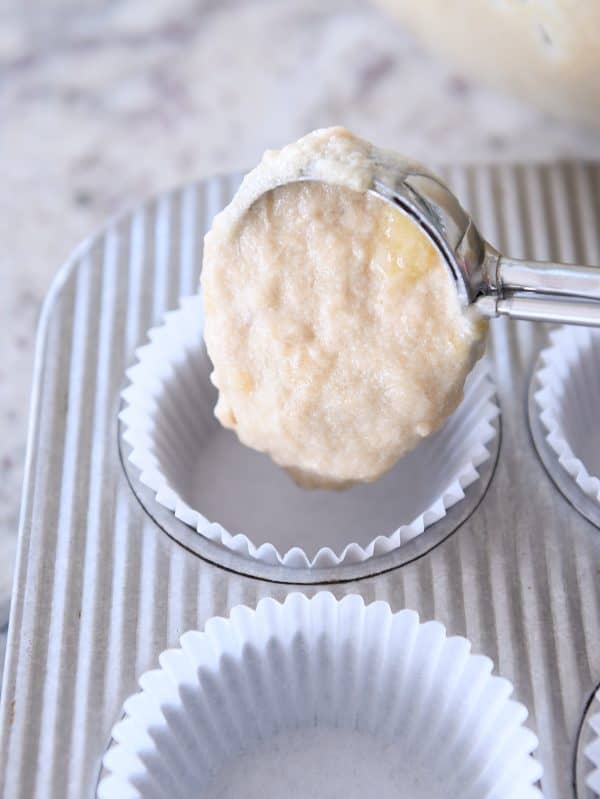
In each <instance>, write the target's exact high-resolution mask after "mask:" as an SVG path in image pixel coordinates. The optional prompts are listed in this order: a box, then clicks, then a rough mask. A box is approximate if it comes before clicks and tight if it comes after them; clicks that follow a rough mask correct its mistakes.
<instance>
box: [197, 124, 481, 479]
mask: <svg viewBox="0 0 600 799" xmlns="http://www.w3.org/2000/svg"><path fill="white" fill-rule="evenodd" d="M385 158H387V159H391V158H393V156H392V155H391V154H389V153H386V152H384V151H379V150H377V149H376V148H374V147H372V145H370V144H368V143H367V142H364V141H362V140H360V139H357V138H356V137H354V136H352V135H351V134H350V133H348V132H347V131H345V130H343V129H341V128H331V129H328V130H323V131H315V132H314V133H312V134H309V135H308V136H306V137H304V138H303V139H301V140H300V141H299V142H296V143H295V144H292V145H289V146H288V147H286V148H284V149H283V150H280V151H274V152H273V151H271V152H268V153H266V154H265V157H264V158H263V161H262V162H261V164H260V165H259V166H258V167H257V168H256V169H255V170H253V172H251V173H250V174H249V175H248V176H247V177H246V179H245V181H244V184H243V185H242V187H241V188H240V190H239V192H238V195H236V198H234V200H233V201H232V203H231V205H230V206H229V207H228V208H227V209H225V211H223V212H222V213H221V214H220V215H219V216H218V217H217V218H216V219H215V222H214V225H213V229H212V230H211V231H210V232H209V233H208V234H207V236H206V240H205V250H204V264H203V272H202V290H203V297H204V307H205V316H206V319H205V338H206V345H207V348H208V353H209V355H210V357H211V360H212V362H213V366H214V371H213V374H212V380H213V382H214V384H215V385H216V386H217V388H218V390H219V400H218V403H217V406H216V409H215V413H216V415H217V417H218V419H219V420H220V421H221V423H222V424H223V425H225V426H226V427H229V428H231V429H233V430H235V431H236V433H237V435H238V436H239V438H240V440H241V441H242V442H243V443H244V444H246V445H248V446H250V447H253V448H254V449H257V450H260V451H262V452H266V453H269V455H270V456H271V457H272V458H273V460H275V461H276V462H277V463H278V464H280V465H281V466H283V467H285V468H286V469H288V470H289V471H290V473H291V474H292V475H293V477H294V478H295V479H296V480H297V481H298V482H299V483H301V484H303V485H306V486H311V487H313V486H319V487H344V486H347V485H349V484H352V483H354V482H368V481H372V480H375V479H377V478H378V477H379V476H380V475H382V474H384V473H385V472H386V471H387V470H388V469H390V468H391V467H392V466H393V465H394V463H395V462H396V461H397V460H398V459H399V458H401V457H402V456H403V455H404V454H406V453H407V452H408V451H409V450H411V449H412V448H414V447H415V446H416V445H417V444H418V443H419V442H420V441H421V439H422V438H423V437H425V436H427V435H429V434H430V433H432V432H433V431H434V430H436V429H437V428H438V427H440V425H441V424H442V423H443V422H444V420H445V419H446V417H447V416H448V415H449V414H450V413H451V412H452V411H453V410H454V409H455V408H456V406H457V405H458V403H459V402H460V400H461V398H462V392H463V386H464V381H465V378H466V376H467V374H468V373H469V371H470V369H471V367H472V366H473V363H474V362H475V360H476V359H477V358H478V357H479V356H480V355H481V353H482V350H483V339H484V336H485V331H486V325H485V323H484V322H483V321H482V320H481V319H480V318H479V317H478V316H477V315H476V313H477V312H476V311H474V310H469V311H465V310H463V309H462V308H461V306H460V303H459V300H458V297H457V294H456V291H455V288H454V284H453V282H452V279H451V277H450V275H449V274H448V271H447V269H446V268H445V265H444V263H443V261H442V258H441V256H440V254H439V253H438V251H437V250H436V248H435V247H434V245H433V244H432V243H431V241H430V240H429V238H428V237H427V236H426V235H425V234H424V233H423V232H422V231H421V229H420V228H419V227H418V226H417V225H416V224H415V223H414V222H413V221H412V220H411V219H410V218H409V217H407V216H405V215H403V214H402V213H401V212H400V211H399V210H397V209H396V208H394V207H392V206H391V205H389V204H388V203H386V202H385V201H383V200H382V199H380V198H378V197H376V196H374V195H372V194H369V193H367V191H366V188H367V187H368V186H369V185H370V181H371V176H372V175H371V170H372V165H373V164H374V163H375V162H376V161H377V160H379V162H381V160H382V159H385ZM307 173H308V174H310V175H311V176H312V177H315V176H318V178H319V180H303V181H300V182H292V183H287V184H286V185H283V186H276V187H275V188H269V187H270V186H271V185H276V184H277V183H280V182H281V178H282V176H283V177H285V179H286V180H290V179H293V178H294V177H296V178H297V177H298V176H300V175H303V174H307Z"/></svg>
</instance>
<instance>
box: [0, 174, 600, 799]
mask: <svg viewBox="0 0 600 799" xmlns="http://www.w3.org/2000/svg"><path fill="white" fill-rule="evenodd" d="M440 171H441V172H442V174H443V176H444V177H445V178H446V179H447V180H448V182H449V183H450V185H451V186H452V188H453V189H454V190H455V191H456V192H457V194H458V196H459V197H460V198H461V199H462V201H463V203H464V204H465V205H466V206H467V207H468V208H469V209H470V210H471V211H472V212H473V215H474V217H475V219H476V220H477V222H478V224H479V225H480V227H481V229H483V230H485V231H486V234H488V235H489V238H490V239H491V240H492V241H493V243H494V244H496V245H498V246H499V247H500V248H501V249H504V248H505V249H506V250H507V251H510V252H511V253H514V255H515V256H519V255H530V256H532V257H535V258H551V257H554V258H559V259H564V260H573V261H579V262H588V263H599V262H600V252H599V244H598V238H597V229H598V226H599V222H600V219H599V218H600V213H599V201H600V168H599V167H598V166H596V165H593V164H589V165H585V164H568V165H565V164H559V165H551V166H512V165H502V166H494V167H483V166H479V167H466V166H465V167H452V168H448V169H445V170H444V169H442V170H440ZM239 179H240V176H239V175H234V176H229V177H224V178H219V179H213V180H210V181H207V182H200V183H197V184H193V185H190V186H187V187H184V188H183V189H181V190H177V191H174V192H172V193H170V194H167V195H163V196H161V197H160V198H158V199H157V200H156V201H153V202H151V203H149V204H148V205H146V206H145V207H143V208H141V209H139V210H137V211H135V212H133V213H132V214H129V215H127V216H125V217H122V218H120V219H118V220H116V221H114V222H112V223H111V224H109V226H108V227H107V229H106V230H105V231H104V232H103V233H102V234H101V235H99V236H97V237H95V238H93V239H91V240H89V241H87V242H85V243H84V244H83V245H82V246H81V247H80V248H79V249H78V250H77V251H76V253H75V254H74V255H73V256H72V258H71V259H70V261H69V262H68V263H67V264H66V265H65V267H64V268H63V270H62V271H61V272H60V274H59V276H58V278H57V280H56V282H55V284H54V286H53V288H52V290H51V292H50V295H49V298H48V300H47V302H46V304H45V307H44V311H43V314H42V319H41V324H40V333H39V338H38V347H37V356H36V366H35V386H34V393H33V407H32V414H31V427H30V436H29V450H28V459H27V477H26V484H25V489H24V502H23V510H22V518H21V531H20V546H19V556H18V563H17V574H16V581H15V588H14V594H13V604H12V615H11V625H10V632H9V644H8V655H7V665H6V671H5V679H4V687H3V694H2V718H1V728H0V735H1V746H0V751H1V761H0V774H1V775H2V777H3V780H4V790H5V796H7V797H13V796H14V797H16V796H34V795H43V796H45V797H50V798H52V797H61V798H62V797H73V799H74V798H75V797H77V799H79V798H80V797H83V796H89V797H92V796H94V794H95V791H96V785H97V781H98V776H99V773H100V764H101V759H102V757H103V755H104V752H105V750H106V747H107V745H108V743H109V739H110V732H111V729H112V727H113V725H114V723H115V722H116V721H117V720H118V718H119V716H120V714H121V711H122V706H123V702H124V700H125V699H126V697H127V696H129V695H130V694H132V693H134V692H135V690H136V682H137V679H138V677H139V676H140V675H141V674H142V673H143V672H145V671H146V670H148V669H150V668H154V667H155V666H156V663H157V658H158V654H159V653H160V652H161V651H162V650H164V649H166V648H167V647H173V646H177V643H178V641H179V638H180V636H181V635H182V634H183V633H184V632H185V631H187V630H191V629H202V628H203V627H204V625H205V623H206V621H207V620H208V619H209V618H211V617H213V616H215V615H221V616H227V615H229V611H230V610H231V608H232V607H234V606H236V605H239V604H241V603H243V604H245V605H248V606H249V607H251V608H253V607H256V605H257V604H258V602H259V600H260V599H261V598H264V597H268V596H271V597H273V598H275V599H277V600H280V601H281V600H283V599H285V597H286V595H287V594H288V593H290V592H291V591H293V590H298V585H296V587H295V588H294V585H293V584H291V583H289V582H284V581H289V580H290V579H296V580H298V578H297V577H290V574H289V571H290V570H289V569H287V568H285V567H283V566H281V565H277V566H274V567H273V568H274V569H275V570H276V571H275V572H273V573H271V574H269V575H265V574H258V573H254V574H252V575H250V573H249V572H250V571H251V570H250V569H248V568H247V565H246V564H247V563H248V562H249V561H248V559H246V558H243V559H242V560H243V562H242V561H240V560H239V557H240V556H239V555H236V553H231V552H227V553H225V554H223V552H224V551H223V548H222V547H220V546H219V544H217V543H215V542H212V541H208V540H206V541H202V542H201V545H200V544H198V541H199V535H198V533H197V532H195V531H194V530H192V529H191V528H189V527H187V525H185V524H184V523H183V522H179V523H180V524H181V525H182V527H181V528H179V532H178V534H177V535H176V536H174V535H173V531H172V529H169V525H170V524H171V520H172V514H171V513H170V512H169V511H167V510H166V509H164V508H161V507H160V506H159V505H158V504H157V503H156V502H155V501H154V498H153V496H152V492H151V491H150V490H149V489H145V490H146V492H147V493H146V494H143V491H144V489H143V488H142V489H139V490H138V488H137V487H136V492H137V493H138V494H139V495H140V498H141V501H140V499H139V498H138V496H137V495H136V492H134V491H133V490H132V487H131V485H130V482H129V480H128V475H127V474H126V471H125V469H124V468H123V467H124V463H122V462H121V460H122V458H121V454H120V450H119V425H118V420H117V419H118V414H119V411H120V409H121V401H120V394H121V391H122V389H123V388H124V386H125V383H126V380H125V371H126V369H127V368H128V367H129V366H131V365H132V364H133V362H134V352H135V349H136V348H137V347H138V346H139V345H140V344H142V343H143V342H144V340H145V337H146V334H147V331H148V330H149V329H150V328H151V327H153V326H155V325H157V324H158V323H160V321H161V319H162V317H163V315H164V313H165V311H167V310H169V309H175V308H177V305H178V300H179V298H180V297H182V296H186V295H189V294H192V293H193V292H194V290H195V288H196V285H197V279H198V272H199V267H200V259H201V237H202V234H203V232H204V230H205V228H206V227H207V225H209V224H210V220H211V219H212V216H213V215H214V213H215V212H216V211H217V210H218V209H219V208H220V207H222V205H223V204H224V203H225V202H226V201H227V200H228V198H229V197H230V196H231V194H232V192H233V190H234V189H235V186H236V185H237V183H238V182H239ZM547 345H548V329H547V328H545V327H543V326H539V325H537V326H536V325H532V324H529V323H514V322H513V323H506V322H504V321H500V320H497V321H495V322H493V323H492V335H491V339H490V344H489V353H488V358H489V361H490V364H491V371H492V374H493V375H494V379H495V382H496V387H497V392H498V399H499V404H500V406H501V410H502V420H501V445H500V452H499V454H498V458H497V462H496V464H495V469H494V457H491V458H490V459H489V460H488V461H487V466H486V465H485V464H484V465H483V466H482V474H481V478H480V480H478V481H476V482H475V483H473V484H472V485H471V486H470V487H468V488H467V489H466V491H465V498H464V499H463V500H461V501H459V502H457V503H456V504H455V505H454V506H453V507H452V508H450V510H449V512H448V514H447V516H446V517H445V518H444V519H442V520H440V521H439V522H437V523H435V524H433V525H432V526H431V527H430V528H429V529H428V530H426V531H425V532H424V533H423V534H422V535H420V536H418V537H417V538H416V539H414V540H413V541H411V542H409V543H408V544H406V545H404V546H402V547H400V548H399V549H397V550H396V553H395V554H394V556H390V555H389V554H388V555H385V556H383V557H382V558H381V559H380V562H379V564H378V568H377V569H374V570H373V571H372V573H370V574H366V575H365V574H361V573H360V572H358V573H353V572H352V571H347V572H342V571H341V569H340V570H338V569H336V568H334V569H332V570H331V571H328V572H327V573H326V574H323V575H322V579H323V580H324V581H325V582H326V583H327V586H328V588H329V589H330V590H331V592H332V593H333V594H334V595H335V597H337V598H338V599H339V598H342V597H343V596H345V595H346V594H349V593H358V594H360V595H361V597H362V598H363V600H364V601H365V603H367V604H368V603H370V602H372V601H374V600H377V599H384V600H386V601H387V602H388V603H389V605H390V606H391V608H392V610H394V611H397V610H401V609H403V608H409V609H413V610H416V611H417V612H418V613H419V616H420V618H421V619H422V620H424V621H426V620H429V619H436V620H438V621H440V622H441V623H442V624H444V626H445V628H446V630H447V632H448V634H449V635H461V636H465V637H466V638H468V639H469V640H470V642H471V644H472V647H473V651H474V652H475V653H478V654H483V655H487V656H489V657H490V658H491V659H492V660H493V661H494V663H495V664H496V669H497V673H498V674H499V675H500V676H502V677H504V678H506V679H508V680H510V681H511V682H512V683H513V685H514V689H515V690H514V697H515V699H517V700H518V701H519V702H521V703H522V704H523V705H525V706H526V707H527V709H528V710H529V713H530V716H529V719H528V722H527V723H528V726H529V727H530V728H531V729H532V730H534V731H535V733H536V734H537V735H538V737H539V748H538V749H537V751H536V758H537V759H538V760H539V761H540V762H541V764H542V766H543V768H544V775H543V777H542V782H541V786H542V790H543V793H544V796H545V797H547V799H559V798H560V799H562V798H563V797H566V796H578V797H584V796H586V790H587V789H586V788H584V785H583V783H582V781H581V779H580V778H579V774H580V772H582V773H584V774H585V770H586V768H589V765H590V764H589V761H587V760H585V759H584V756H583V754H582V751H583V750H582V747H581V746H580V745H579V744H580V736H579V732H580V730H581V729H583V728H584V725H583V717H584V713H585V711H586V709H587V707H588V705H589V702H590V697H591V696H592V694H593V692H594V691H595V688H596V686H597V684H598V683H599V682H600V635H599V634H598V633H599V631H600V602H599V593H600V588H599V582H600V581H599V580H598V570H599V569H600V534H599V531H598V528H597V527H596V526H595V525H594V524H592V523H591V522H590V521H589V520H588V519H587V518H586V517H585V516H583V515H582V514H581V513H580V512H579V511H578V510H577V503H576V502H574V501H573V497H569V499H570V501H567V499H566V498H565V496H563V493H562V491H563V484H561V483H560V482H559V481H558V480H556V482H557V485H555V482H554V481H553V479H551V478H550V476H549V475H548V474H547V472H546V469H545V468H544V465H543V463H542V462H541V460H540V458H539V457H538V454H537V453H536V449H535V446H534V444H533V442H532V440H531V437H530V429H529V422H528V413H527V403H528V392H529V387H530V379H531V375H532V370H533V367H534V365H535V362H536V359H537V357H538V356H539V353H540V352H541V350H542V349H543V348H545V347H546V346H547ZM537 388H539V387H536V388H534V389H532V391H535V390H537ZM529 410H530V414H531V417H532V420H533V419H534V417H535V413H536V412H535V407H534V403H530V405H529ZM532 428H533V432H534V438H535V440H536V442H537V443H538V445H539V446H540V449H542V447H543V445H544V436H543V435H540V431H539V430H538V431H537V433H536V432H535V430H536V428H535V423H534V424H533V425H532ZM125 460H126V457H125V456H123V461H125ZM543 462H544V463H547V464H549V468H552V461H551V460H549V454H548V453H547V452H545V453H544V455H543ZM486 468H487V469H488V470H489V471H488V473H487V474H486V472H485V469H486ZM559 468H560V470H561V471H562V472H564V474H562V475H561V477H562V478H564V477H565V475H566V477H568V478H569V479H570V477H569V475H568V474H567V473H566V472H565V470H564V469H562V467H559ZM556 473H557V474H558V471H557V472H556ZM552 477H553V478H554V479H556V476H555V474H554V471H553V475H552ZM129 478H130V479H131V481H132V484H133V483H134V481H135V480H137V476H136V475H135V474H129ZM487 482H489V485H488V487H487V491H486V492H485V495H484V496H483V497H482V496H481V493H477V492H478V489H479V488H480V487H481V486H482V485H485V484H486V483H487ZM576 488H578V487H577V486H576ZM571 489H572V486H571V485H570V484H569V490H571ZM565 493H567V491H566V490H565ZM167 516H168V517H169V520H167V518H166V517H167ZM165 533H169V534H165ZM175 539H178V540H175ZM181 544H183V546H182V545H181ZM394 557H395V558H396V559H395V560H394ZM386 559H387V560H386ZM376 560H377V559H373V561H374V562H376ZM379 567H380V568H379ZM353 568H354V566H353ZM242 571H246V572H248V573H247V574H242V573H240V572H242ZM298 582H300V580H298ZM301 590H302V591H303V592H304V593H305V594H307V595H308V596H312V595H313V594H314V593H316V591H317V590H318V587H317V586H316V585H313V584H310V583H306V582H305V583H304V584H303V585H302V586H301ZM584 761H585V762H584ZM582 770H583V771H582ZM576 784H577V787H576ZM576 791H577V793H576Z"/></svg>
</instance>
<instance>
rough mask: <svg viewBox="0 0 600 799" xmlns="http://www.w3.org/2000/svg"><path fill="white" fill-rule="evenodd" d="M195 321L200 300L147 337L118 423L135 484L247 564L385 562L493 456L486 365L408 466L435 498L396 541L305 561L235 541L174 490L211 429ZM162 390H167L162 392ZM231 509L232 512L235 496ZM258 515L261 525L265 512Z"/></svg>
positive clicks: (344, 548) (493, 407) (277, 548)
mask: <svg viewBox="0 0 600 799" xmlns="http://www.w3.org/2000/svg"><path fill="white" fill-rule="evenodd" d="M202 320H203V313H202V302H201V298H200V296H199V295H195V296H192V297H186V298H183V299H182V300H181V307H180V308H179V309H178V310H176V311H172V312H169V313H168V314H166V317H165V321H164V324H162V325H160V326H159V327H155V328H153V329H152V330H150V331H149V334H148V337H149V339H150V343H149V344H146V345H145V346H142V347H140V348H139V349H138V350H137V351H136V356H137V359H138V362H137V363H136V365H135V366H133V367H132V368H131V369H129V370H128V372H127V376H128V378H129V384H128V386H127V387H126V388H125V390H124V391H123V395H122V396H123V400H124V409H123V410H122V412H121V414H120V419H121V421H122V422H123V438H124V440H125V441H126V442H127V443H128V444H129V445H130V446H131V452H130V454H129V459H130V461H131V462H132V463H133V464H134V465H135V466H136V467H137V468H138V469H139V470H140V478H139V479H140V480H141V482H142V483H143V484H144V485H146V486H148V487H149V488H150V489H152V491H154V493H155V498H156V501H157V502H158V503H160V504H161V505H163V506H164V507H166V508H167V509H168V510H170V511H172V512H173V513H174V514H175V516H176V517H177V518H178V519H180V520H182V521H184V522H185V523H186V524H188V525H190V526H191V527H193V528H194V529H195V530H197V531H198V532H199V533H201V534H202V535H204V536H205V537H206V538H209V539H210V540H212V541H215V542H217V543H220V544H222V545H223V546H225V547H227V548H229V549H231V550H233V551H235V552H236V553H238V554H240V555H242V556H244V557H248V558H255V559H257V560H261V561H263V562H266V563H269V564H275V565H276V564H282V565H284V566H287V567H291V568H307V567H313V568H327V567H331V566H337V565H341V564H344V565H345V564H351V563H358V562H361V561H364V560H366V559H367V558H371V557H376V556H379V555H383V554H385V553H388V552H390V551H391V550H393V549H396V548H397V547H398V546H400V545H401V544H403V543H405V542H406V541H409V540H411V539H412V538H414V537H415V536H417V535H419V534H420V533H422V532H423V531H424V530H425V528H427V527H428V526H430V525H431V524H433V523H434V522H436V521H438V520H439V519H441V518H443V517H444V516H445V515H446V513H447V511H448V509H449V508H451V507H452V506H453V505H455V504H456V503H457V502H459V501H460V500H461V499H463V497H464V491H465V489H466V488H467V487H468V486H469V485H471V483H473V482H474V481H475V480H477V479H478V477H479V472H478V468H479V467H480V466H481V464H483V463H484V462H485V461H486V460H487V459H488V458H489V456H490V452H489V450H488V446H487V445H488V444H489V443H490V441H491V440H492V439H493V438H494V437H495V435H496V433H497V431H496V428H495V426H494V425H493V421H494V419H495V418H496V417H497V415H498V413H499V409H498V406H497V404H496V402H495V388H494V385H493V383H492V381H491V379H490V376H489V371H488V367H487V364H486V363H485V362H480V363H479V364H478V365H477V366H476V368H475V369H474V371H473V374H472V375H470V376H469V380H468V381H467V386H466V388H465V399H464V400H463V403H462V404H461V406H460V407H459V409H457V411H456V412H455V413H454V414H453V416H452V417H451V419H450V420H449V421H448V422H447V423H446V425H445V426H444V428H443V429H442V430H441V431H438V432H437V433H436V434H434V436H432V437H431V438H430V439H427V440H426V441H425V442H423V444H422V445H421V446H420V447H419V448H418V449H417V450H416V451H415V453H411V454H410V455H409V456H408V458H413V459H416V458H417V459H420V462H421V464H422V465H423V464H425V463H427V468H428V471H427V480H421V485H423V483H425V482H428V481H430V482H428V486H427V488H426V489H424V490H429V491H430V492H431V493H432V495H431V496H429V497H428V498H427V499H426V500H424V502H423V505H422V506H421V507H420V508H418V510H417V511H416V512H413V513H411V514H410V515H409V514H408V513H407V517H408V523H404V524H403V525H402V526H400V527H398V528H397V529H394V528H393V527H392V528H391V529H393V530H394V531H393V532H392V533H391V534H388V535H381V534H379V535H376V536H375V535H374V533H375V532H381V531H372V530H367V531H366V533H367V535H368V534H369V533H372V534H373V537H372V538H368V539H366V540H365V541H363V542H362V543H359V542H354V541H353V539H350V540H349V541H345V542H344V543H343V544H342V545H340V546H339V547H338V548H337V549H336V548H335V547H333V546H330V545H327V542H325V545H323V546H320V547H318V546H315V551H314V554H312V555H311V554H309V553H308V552H307V551H306V549H305V548H302V547H301V546H300V543H301V542H300V541H299V542H298V545H292V546H284V545H282V544H281V543H280V542H279V543H278V542H277V541H274V542H266V543H261V544H256V543H255V542H254V541H253V540H251V537H252V534H247V533H248V531H247V530H246V531H244V532H241V531H236V533H235V534H232V533H231V532H229V530H227V529H226V528H225V526H223V525H222V524H220V523H217V522H212V521H210V520H209V519H208V518H206V517H205V516H204V515H203V514H202V512H201V509H200V507H193V506H192V505H193V504H196V503H192V502H190V501H186V499H184V497H183V496H182V494H184V493H185V491H183V490H182V489H181V486H180V485H179V483H181V480H182V478H181V475H182V474H183V472H185V470H186V469H187V470H188V471H189V472H190V473H192V472H193V469H194V457H195V456H196V455H197V452H198V446H199V445H198V440H201V439H202V432H198V433H197V434H192V431H193V429H197V430H200V431H201V428H202V426H203V425H209V424H211V423H212V424H215V422H214V421H213V406H214V394H213V392H214V389H213V388H212V387H211V386H210V385H209V381H208V371H209V368H208V360H207V358H206V355H205V354H204V346H203V341H202ZM202 359H203V360H204V366H202V365H201V364H200V361H201V360H202ZM199 364H200V365H199ZM202 370H203V371H202ZM166 387H170V390H169V391H165V389H166ZM417 453H418V454H417ZM207 457H208V456H207ZM406 463H407V464H410V468H409V467H408V466H406V469H407V472H408V474H409V476H410V472H411V470H412V472H414V469H413V468H412V467H413V466H414V463H415V460H413V461H412V462H410V461H406ZM167 467H168V468H167ZM166 472H169V476H168V475H167V474H166ZM175 473H177V474H178V476H177V477H176V478H175V477H173V475H175ZM183 479H184V481H185V475H184V478H183ZM286 479H287V478H286ZM383 479H384V480H385V479H386V478H383ZM388 479H394V478H389V477H388ZM413 479H414V478H413ZM402 488H403V486H402V485H394V486H393V489H392V490H393V491H394V492H395V493H398V491H402ZM238 489H239V486H238ZM290 490H292V489H290ZM294 490H295V489H294ZM353 490H354V489H353ZM298 491H300V489H298ZM310 493H311V492H303V497H304V500H303V501H304V502H308V497H309V494H310ZM414 493H415V489H414V486H412V487H409V488H407V489H406V494H407V496H411V497H412V496H413V495H414ZM331 496H333V495H331ZM230 502H235V495H233V497H232V499H231V500H230ZM413 502H414V500H413ZM264 513H265V515H268V514H269V508H265V510H264ZM213 515H215V514H213ZM405 518H406V517H405ZM399 521H402V519H398V518H397V517H395V518H394V522H395V524H398V522H399ZM308 526H309V525H308V523H307V528H308ZM388 529H390V528H388ZM294 544H295V541H294Z"/></svg>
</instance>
